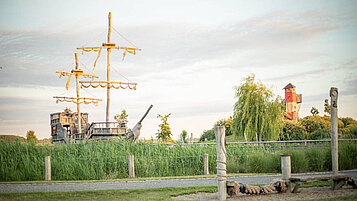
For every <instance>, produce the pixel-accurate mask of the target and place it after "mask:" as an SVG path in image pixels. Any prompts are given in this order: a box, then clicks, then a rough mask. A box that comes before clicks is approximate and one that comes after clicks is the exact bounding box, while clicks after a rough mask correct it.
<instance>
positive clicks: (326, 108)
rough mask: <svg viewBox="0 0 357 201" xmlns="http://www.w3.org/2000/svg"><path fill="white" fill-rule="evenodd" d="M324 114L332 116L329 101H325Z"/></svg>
mask: <svg viewBox="0 0 357 201" xmlns="http://www.w3.org/2000/svg"><path fill="white" fill-rule="evenodd" d="M324 112H325V113H327V114H329V115H331V105H330V104H329V103H328V99H325V104H324Z"/></svg>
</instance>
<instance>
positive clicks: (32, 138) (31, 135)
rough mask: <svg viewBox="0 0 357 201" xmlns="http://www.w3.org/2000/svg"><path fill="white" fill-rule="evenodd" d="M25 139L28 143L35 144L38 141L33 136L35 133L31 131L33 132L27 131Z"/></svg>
mask: <svg viewBox="0 0 357 201" xmlns="http://www.w3.org/2000/svg"><path fill="white" fill-rule="evenodd" d="M26 139H27V141H28V142H31V141H32V142H35V143H36V142H37V141H38V139H37V137H36V135H35V131H33V130H29V131H27V135H26Z"/></svg>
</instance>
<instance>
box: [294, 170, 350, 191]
mask: <svg viewBox="0 0 357 201" xmlns="http://www.w3.org/2000/svg"><path fill="white" fill-rule="evenodd" d="M329 180H332V190H338V189H340V188H341V187H342V186H343V185H345V184H347V182H348V183H349V184H351V185H352V186H353V187H356V186H355V183H356V182H355V180H353V179H352V177H351V176H350V175H344V174H339V175H323V176H315V177H291V178H290V182H292V183H295V187H294V189H293V190H292V193H296V192H297V190H298V189H299V187H300V185H301V184H304V183H306V182H308V181H329ZM351 181H352V182H351Z"/></svg>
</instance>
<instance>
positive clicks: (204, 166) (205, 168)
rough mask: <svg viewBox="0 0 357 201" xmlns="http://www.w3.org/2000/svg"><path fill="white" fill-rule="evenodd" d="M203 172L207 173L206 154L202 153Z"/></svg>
mask: <svg viewBox="0 0 357 201" xmlns="http://www.w3.org/2000/svg"><path fill="white" fill-rule="evenodd" d="M203 174H204V175H209V168H208V154H203Z"/></svg>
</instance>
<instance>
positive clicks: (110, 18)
mask: <svg viewBox="0 0 357 201" xmlns="http://www.w3.org/2000/svg"><path fill="white" fill-rule="evenodd" d="M108 19H109V25H108V44H109V43H110V34H111V32H112V21H111V20H112V13H111V12H109V16H108ZM111 51H112V49H111V48H108V49H107V52H108V55H107V81H108V86H107V108H106V115H105V121H106V122H107V123H108V122H109V110H110V52H111Z"/></svg>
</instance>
